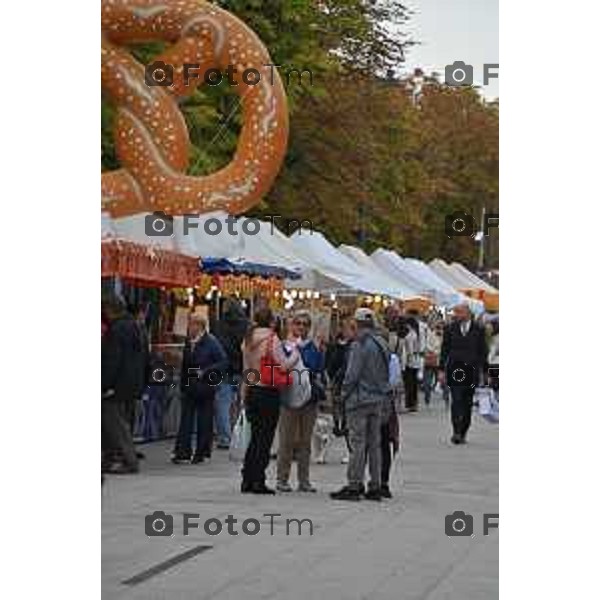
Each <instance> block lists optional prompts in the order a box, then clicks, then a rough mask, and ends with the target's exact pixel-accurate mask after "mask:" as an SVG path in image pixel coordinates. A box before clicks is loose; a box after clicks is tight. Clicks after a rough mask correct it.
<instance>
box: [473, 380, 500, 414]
mask: <svg viewBox="0 0 600 600" xmlns="http://www.w3.org/2000/svg"><path fill="white" fill-rule="evenodd" d="M475 401H478V402H479V414H480V416H482V417H483V418H484V419H485V420H486V421H489V422H490V423H498V422H499V421H500V404H499V402H498V392H496V391H495V390H493V389H492V388H490V387H484V388H477V389H476V390H475Z"/></svg>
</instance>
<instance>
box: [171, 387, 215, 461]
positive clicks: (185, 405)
mask: <svg viewBox="0 0 600 600" xmlns="http://www.w3.org/2000/svg"><path fill="white" fill-rule="evenodd" d="M214 397H215V391H214V388H211V387H210V386H202V387H201V388H200V389H198V390H196V391H194V392H191V391H190V392H184V393H183V395H182V397H181V420H180V421H179V433H178V434H177V442H176V444H175V454H177V455H178V456H179V457H181V458H189V457H190V456H191V455H192V433H193V430H194V423H195V425H196V454H199V455H201V456H210V454H211V452H212V437H213V403H214Z"/></svg>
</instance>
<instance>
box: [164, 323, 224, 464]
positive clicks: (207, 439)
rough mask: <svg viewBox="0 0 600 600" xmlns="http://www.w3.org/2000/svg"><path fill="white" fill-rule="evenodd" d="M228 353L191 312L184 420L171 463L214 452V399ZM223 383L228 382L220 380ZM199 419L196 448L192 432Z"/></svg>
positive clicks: (185, 361) (185, 360)
mask: <svg viewBox="0 0 600 600" xmlns="http://www.w3.org/2000/svg"><path fill="white" fill-rule="evenodd" d="M227 364H228V361H227V355H226V354H225V351H224V350H223V346H221V344H220V342H219V341H218V340H217V338H216V337H215V336H213V335H211V334H210V333H209V332H208V330H207V323H206V319H204V317H201V316H199V315H192V316H191V317H190V322H189V328H188V339H187V341H186V343H185V348H184V351H183V362H182V367H181V421H180V424H179V433H178V434H177V442H176V444H175V451H174V453H173V457H172V459H171V460H172V462H174V463H176V464H177V463H180V462H187V461H189V460H190V459H191V462H192V464H196V463H201V462H203V461H204V459H205V458H210V455H211V452H212V432H213V402H214V399H215V391H216V386H217V385H218V383H219V382H220V381H222V380H223V379H224V378H225V377H226V373H225V369H226V368H227ZM221 385H226V384H225V383H221ZM194 420H195V422H196V451H195V452H194V455H193V456H192V431H193V428H194Z"/></svg>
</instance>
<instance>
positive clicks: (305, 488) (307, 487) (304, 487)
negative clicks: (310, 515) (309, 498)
mask: <svg viewBox="0 0 600 600" xmlns="http://www.w3.org/2000/svg"><path fill="white" fill-rule="evenodd" d="M298 491H299V492H310V493H311V494H314V493H316V491H317V488H316V487H315V486H314V485H313V484H312V483H310V481H305V482H303V483H301V484H299V485H298Z"/></svg>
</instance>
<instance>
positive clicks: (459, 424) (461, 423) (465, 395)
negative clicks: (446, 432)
mask: <svg viewBox="0 0 600 600" xmlns="http://www.w3.org/2000/svg"><path fill="white" fill-rule="evenodd" d="M474 393H475V389H474V388H472V387H451V388H450V395H451V396H452V406H451V408H450V412H451V415H452V428H453V430H454V433H455V434H456V435H459V436H461V437H465V436H466V435H467V432H468V431H469V427H470V426H471V413H472V411H473V394H474Z"/></svg>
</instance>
